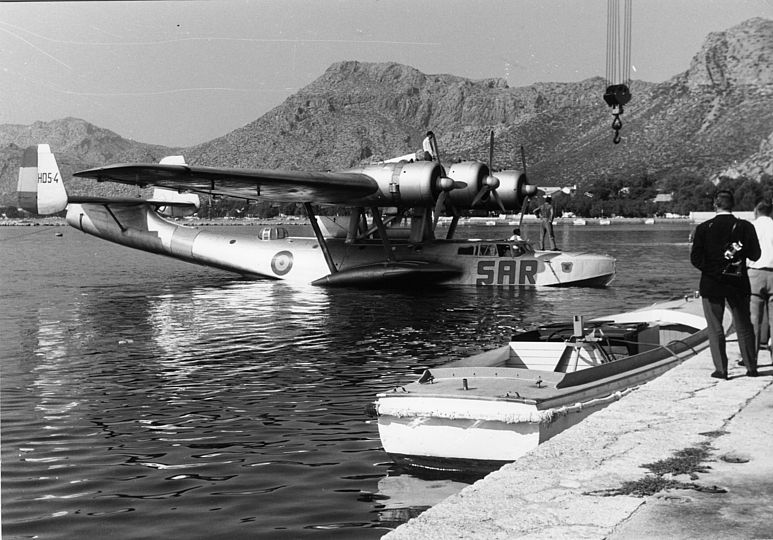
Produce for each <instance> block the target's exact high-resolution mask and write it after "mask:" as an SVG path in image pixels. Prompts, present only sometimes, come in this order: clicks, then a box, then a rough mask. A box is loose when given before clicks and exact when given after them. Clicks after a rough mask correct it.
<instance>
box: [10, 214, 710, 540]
mask: <svg viewBox="0 0 773 540" xmlns="http://www.w3.org/2000/svg"><path fill="white" fill-rule="evenodd" d="M562 235H563V236H562ZM479 236H485V235H483V234H479ZM683 237H686V234H685V232H684V231H678V230H675V231H671V230H670V229H668V230H665V229H663V230H661V229H658V228H657V227H656V228H653V229H648V230H647V231H636V230H628V229H619V230H618V229H616V228H614V227H613V228H608V229H605V230H604V231H603V235H602V234H600V233H599V232H598V231H592V230H586V231H584V232H583V231H578V230H573V229H566V230H559V242H564V243H565V245H566V244H570V243H571V244H573V245H574V246H575V247H578V248H579V247H580V246H582V249H587V250H588V251H596V252H606V253H610V254H612V255H613V256H616V257H617V258H618V261H619V263H618V270H619V272H620V274H619V276H618V279H617V280H616V281H615V282H614V283H613V286H612V287H610V288H608V289H604V290H599V289H553V290H534V289H513V290H508V289H483V288H481V289H476V288H461V287H458V288H452V287H449V288H432V289H427V290H423V291H395V290H384V291H379V290H375V291H367V292H363V291H357V290H347V289H322V288H315V287H291V286H288V285H286V284H284V283H281V282H273V281H243V280H240V279H238V278H234V277H232V276H228V275H225V274H222V273H219V272H216V271H211V270H206V269H204V270H202V269H199V268H198V267H192V266H188V265H180V264H179V263H174V264H173V263H171V262H169V261H168V260H167V259H161V258H158V257H154V256H150V255H147V256H145V255H142V254H139V255H137V254H135V252H129V251H127V250H125V249H124V248H120V247H117V246H111V245H109V244H105V243H103V242H99V241H98V240H94V239H90V238H89V237H85V236H72V237H71V236H70V235H67V236H66V237H65V238H64V239H59V240H58V241H60V244H56V247H55V249H53V248H52V247H50V246H49V247H48V248H47V247H46V244H45V243H43V242H42V241H39V242H38V244H36V245H32V246H29V247H24V249H22V250H21V251H20V254H21V255H20V257H18V258H15V259H13V258H11V259H9V260H6V261H4V262H3V263H2V264H4V265H6V266H4V270H3V271H4V272H10V273H11V276H12V279H9V280H3V285H2V287H4V288H3V289H2V291H0V294H1V295H2V298H3V301H4V302H5V303H6V305H7V310H6V314H5V315H0V317H3V318H2V324H3V330H4V336H12V339H11V340H9V341H10V342H9V343H4V344H3V355H4V358H3V363H2V369H3V377H2V384H3V387H2V406H3V423H2V440H3V444H2V451H3V495H4V496H5V501H4V506H3V519H4V524H3V525H4V527H5V528H6V533H7V534H11V535H16V536H21V535H27V536H34V535H39V536H40V535H42V536H48V537H57V536H61V537H78V536H80V537H84V536H93V535H94V534H96V533H95V531H102V530H105V527H108V526H109V527H110V528H111V530H113V531H116V532H117V534H119V535H120V536H137V537H142V536H144V537H160V536H170V537H189V538H200V537H207V538H214V537H218V536H221V537H223V538H225V537H228V538H232V537H234V536H246V537H253V536H260V535H265V536H266V537H272V538H273V537H283V536H284V537H286V538H296V537H298V536H304V535H314V534H315V533H316V534H317V535H320V534H322V535H328V534H330V533H331V531H334V532H335V533H336V536H337V537H344V536H347V535H348V536H351V537H353V538H363V537H376V536H380V535H381V534H383V533H384V532H385V530H386V528H388V527H392V526H394V525H396V524H399V522H401V521H404V520H405V519H407V518H408V517H410V516H412V515H415V514H417V513H419V512H421V511H422V510H423V509H425V508H426V507H428V506H431V505H433V504H435V503H436V502H437V501H438V499H440V498H444V497H445V496H447V494H448V493H450V492H453V491H455V490H457V489H459V488H460V487H461V486H463V485H466V483H467V482H469V481H470V479H461V480H460V479H456V478H451V479H441V478H424V477H418V476H415V475H414V474H412V473H407V472H405V471H403V470H400V469H397V468H395V466H394V465H392V464H391V463H390V462H389V460H388V458H387V456H386V455H385V454H384V452H383V451H382V450H381V445H380V442H379V439H378V432H377V428H376V426H375V424H373V423H371V422H368V420H367V418H366V416H365V414H364V409H365V405H366V404H367V403H369V402H371V401H372V400H373V399H374V396H375V394H376V393H377V392H380V391H383V390H387V389H389V388H391V387H394V386H397V385H399V384H402V383H404V382H405V381H407V380H409V379H410V378H412V377H413V376H414V374H416V373H418V372H421V370H423V369H424V368H426V367H432V366H434V365H437V364H439V363H442V362H444V361H446V360H447V359H448V358H457V357H460V356H466V355H469V354H473V353H475V352H478V351H480V350H483V349H488V348H491V347H495V346H498V345H500V344H502V343H503V342H505V341H506V340H507V339H508V338H509V336H510V335H511V334H512V333H513V332H514V331H516V330H520V329H523V328H525V327H528V326H530V325H532V324H538V323H541V322H545V321H551V320H553V319H554V318H556V317H558V318H561V319H568V318H569V317H570V315H571V314H572V313H581V314H584V315H588V316H591V315H602V314H605V313H609V312H610V311H612V310H617V309H620V308H622V307H626V308H627V307H635V306H640V305H646V304H649V303H651V302H653V301H655V300H660V299H662V298H663V297H664V296H666V297H667V296H672V295H674V294H684V293H685V291H689V290H691V288H692V287H694V283H697V279H695V276H694V274H692V273H691V270H690V268H689V263H688V262H687V259H686V250H687V248H686V247H685V246H684V245H683V240H682V238H683ZM62 241H63V242H64V243H61V242H62ZM62 246H64V248H62ZM111 250H114V251H111ZM13 264H16V265H17V266H16V267H13V266H8V265H13ZM84 264H86V265H87V267H88V271H84ZM53 268H56V273H55V274H56V276H55V280H53V278H52V272H53V270H52V269H53ZM21 275H23V276H24V279H21V278H19V276H21ZM52 283H56V286H51V284H52ZM9 284H10V285H9ZM8 287H15V289H14V290H13V291H11V290H9V289H8ZM8 314H13V316H9V315H8ZM6 330H7V332H5V331H6ZM203 516H204V517H203ZM108 520H109V524H108ZM212 523H217V527H216V528H215V527H214V526H213V525H212Z"/></svg>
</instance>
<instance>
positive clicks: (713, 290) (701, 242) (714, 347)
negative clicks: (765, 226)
mask: <svg viewBox="0 0 773 540" xmlns="http://www.w3.org/2000/svg"><path fill="white" fill-rule="evenodd" d="M733 205H734V199H733V194H732V193H731V192H730V191H725V190H722V191H719V192H717V194H716V196H715V197H714V207H715V209H716V211H717V215H716V216H714V218H712V219H710V220H708V221H706V222H704V223H701V224H700V225H698V227H697V229H696V230H695V238H694V240H693V244H692V251H691V252H690V262H691V263H692V265H693V266H695V267H696V268H697V269H698V270H700V271H701V281H700V294H701V297H702V298H703V313H704V314H705V316H706V323H707V325H708V331H709V347H710V349H711V358H712V360H713V361H714V373H712V374H711V376H712V377H715V378H717V379H727V353H726V351H725V331H724V328H723V327H722V318H723V316H724V314H725V302H727V305H728V306H730V312H731V314H732V316H733V325H734V326H735V329H736V335H737V336H738V346H739V348H740V349H741V357H742V358H743V363H744V365H745V366H746V374H747V375H749V376H750V377H756V376H757V355H756V352H757V347H756V344H755V343H754V341H755V338H754V327H753V326H752V322H751V317H750V314H749V298H750V296H751V289H750V287H749V277H748V275H747V272H746V259H751V260H752V261H756V260H757V259H759V258H760V244H759V241H758V239H757V233H756V232H755V230H754V226H753V225H752V224H751V223H749V222H748V221H744V220H743V219H738V218H736V217H735V216H734V215H733V213H732V210H733Z"/></svg>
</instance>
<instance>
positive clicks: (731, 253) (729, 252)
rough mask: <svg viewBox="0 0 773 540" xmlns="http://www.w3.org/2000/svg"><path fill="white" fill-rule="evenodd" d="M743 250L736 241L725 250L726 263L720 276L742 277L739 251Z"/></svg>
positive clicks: (741, 245)
mask: <svg viewBox="0 0 773 540" xmlns="http://www.w3.org/2000/svg"><path fill="white" fill-rule="evenodd" d="M742 248H743V243H741V242H739V241H736V242H732V243H730V244H729V245H728V246H727V248H725V259H727V261H728V263H727V265H726V266H725V268H724V270H722V274H723V275H725V276H733V277H742V276H743V271H742V265H743V259H742V258H741V255H740V251H741V249H742Z"/></svg>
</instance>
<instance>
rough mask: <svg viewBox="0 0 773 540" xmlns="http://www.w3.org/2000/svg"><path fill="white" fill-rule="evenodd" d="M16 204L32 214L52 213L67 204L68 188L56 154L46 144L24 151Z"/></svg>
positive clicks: (62, 208)
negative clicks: (66, 189)
mask: <svg viewBox="0 0 773 540" xmlns="http://www.w3.org/2000/svg"><path fill="white" fill-rule="evenodd" d="M17 191H18V195H19V206H20V207H21V208H23V209H24V210H27V211H28V212H32V213H35V214H43V215H45V214H55V213H56V212H59V211H61V210H64V209H65V208H66V207H67V192H66V191H65V188H64V182H63V180H62V175H61V174H60V172H59V167H58V166H57V164H56V158H55V157H54V154H52V153H51V148H50V147H49V146H48V145H47V144H39V145H37V146H30V147H29V148H27V149H26V150H25V151H24V156H23V157H22V163H21V167H20V168H19V183H18V184H17Z"/></svg>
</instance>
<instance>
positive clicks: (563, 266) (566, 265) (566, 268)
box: [561, 262, 572, 274]
mask: <svg viewBox="0 0 773 540" xmlns="http://www.w3.org/2000/svg"><path fill="white" fill-rule="evenodd" d="M561 271H562V272H566V273H567V274H568V273H569V272H571V271H572V263H570V262H562V263H561Z"/></svg>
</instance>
